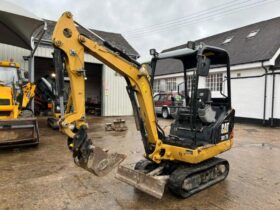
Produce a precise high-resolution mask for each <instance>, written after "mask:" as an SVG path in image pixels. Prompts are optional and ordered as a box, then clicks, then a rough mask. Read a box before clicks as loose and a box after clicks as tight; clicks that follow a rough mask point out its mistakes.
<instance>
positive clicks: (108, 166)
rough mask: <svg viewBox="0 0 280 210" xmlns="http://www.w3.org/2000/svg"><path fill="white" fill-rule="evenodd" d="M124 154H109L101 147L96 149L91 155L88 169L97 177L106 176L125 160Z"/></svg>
mask: <svg viewBox="0 0 280 210" xmlns="http://www.w3.org/2000/svg"><path fill="white" fill-rule="evenodd" d="M125 158H126V155H124V154H118V153H113V154H108V153H107V152H105V151H104V150H103V149H102V148H100V147H95V148H94V149H93V153H91V155H90V157H89V159H88V163H87V167H88V170H89V171H90V172H92V173H94V174H95V175H96V176H105V175H106V174H108V173H109V172H110V171H112V170H113V169H114V168H115V167H116V166H118V165H119V164H120V163H121V162H122V161H123V160H124V159H125Z"/></svg>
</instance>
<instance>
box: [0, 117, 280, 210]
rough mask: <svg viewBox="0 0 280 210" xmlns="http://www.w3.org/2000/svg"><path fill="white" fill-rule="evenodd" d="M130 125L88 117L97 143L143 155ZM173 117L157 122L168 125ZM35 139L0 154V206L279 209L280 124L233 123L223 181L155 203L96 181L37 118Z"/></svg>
mask: <svg viewBox="0 0 280 210" xmlns="http://www.w3.org/2000/svg"><path fill="white" fill-rule="evenodd" d="M125 119H126V122H127V125H128V127H129V128H128V130H127V131H125V132H120V133H116V132H114V131H111V132H105V131H104V125H105V123H106V122H112V121H113V118H90V119H89V122H90V123H89V125H90V129H89V136H90V137H91V138H92V139H94V141H95V144H96V145H99V146H102V147H106V148H108V149H110V151H112V152H119V153H124V154H126V155H127V156H128V157H127V159H126V160H125V162H124V164H132V163H135V162H137V161H138V160H140V159H141V158H142V154H143V147H142V142H141V139H140V134H139V132H138V131H136V128H135V124H134V120H133V118H132V117H126V118H125ZM170 122H171V120H162V119H160V124H161V125H162V126H163V127H164V128H165V130H168V129H169V126H168V125H169V124H170ZM40 133H41V144H40V145H39V146H38V147H35V148H24V149H23V148H22V149H13V150H6V151H1V152H0V209H195V210H197V209H280V167H279V165H280V129H279V128H278V129H272V128H263V127H258V126H253V125H244V124H236V128H235V144H234V148H233V149H232V150H230V151H228V152H226V153H224V154H222V155H220V156H221V157H223V158H226V159H227V160H228V161H229V162H230V167H231V169H230V174H229V176H228V178H227V179H226V180H225V181H223V182H221V183H219V184H217V185H215V186H212V187H211V188H209V189H207V190H205V191H203V192H200V193H198V194H196V195H193V196H192V197H190V198H188V199H185V200H183V199H180V198H177V197H175V196H173V195H172V194H171V193H170V192H169V191H168V190H166V192H165V195H164V197H163V199H162V200H157V199H155V198H153V197H150V196H149V195H146V194H144V193H142V192H140V191H138V190H135V189H134V188H132V187H131V186H129V185H127V184H125V183H122V182H120V181H118V180H116V179H115V178H114V173H111V174H109V175H108V176H106V177H102V178H98V177H95V176H93V175H91V174H90V173H88V172H86V171H83V170H82V169H80V168H78V167H76V166H75V165H74V163H73V161H72V157H71V153H70V152H69V151H68V149H67V145H66V137H65V136H64V135H62V134H60V133H59V132H58V131H52V130H51V129H49V128H48V127H47V125H46V119H44V118H43V119H40Z"/></svg>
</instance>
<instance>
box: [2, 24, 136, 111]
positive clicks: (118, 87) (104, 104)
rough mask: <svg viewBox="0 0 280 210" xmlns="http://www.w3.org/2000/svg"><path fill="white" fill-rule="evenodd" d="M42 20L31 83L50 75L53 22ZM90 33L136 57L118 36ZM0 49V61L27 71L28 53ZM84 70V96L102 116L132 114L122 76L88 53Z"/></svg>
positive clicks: (4, 47)
mask: <svg viewBox="0 0 280 210" xmlns="http://www.w3.org/2000/svg"><path fill="white" fill-rule="evenodd" d="M46 21H47V25H48V29H47V31H46V33H45V34H44V36H43V38H42V42H41V43H40V45H39V47H38V49H37V51H36V53H35V60H34V65H35V72H34V73H35V75H34V76H35V81H36V80H37V79H39V78H41V77H42V76H45V75H50V74H51V73H53V72H54V66H53V61H52V52H53V47H52V43H51V35H52V32H53V29H54V26H55V22H54V21H49V20H46ZM79 30H80V31H81V33H83V34H85V35H86V36H88V37H90V38H92V39H96V37H95V36H94V35H92V34H91V33H89V32H88V31H86V30H83V29H81V28H79ZM92 31H94V32H95V33H96V34H98V36H101V37H102V38H104V39H105V40H107V41H109V42H110V43H111V44H112V45H114V46H116V47H118V48H119V49H121V50H123V51H125V52H126V53H127V54H128V55H129V56H131V57H133V58H134V59H136V58H138V57H139V54H138V53H137V52H136V51H135V50H134V49H133V47H132V46H131V45H130V44H129V43H128V42H127V41H126V40H125V39H124V37H123V36H122V35H121V34H118V33H111V32H103V31H97V30H92ZM0 49H1V50H0V60H10V59H11V58H12V59H14V60H15V61H16V62H18V63H20V64H21V67H22V68H23V69H26V70H28V61H25V60H24V56H28V55H29V54H30V51H28V50H25V49H22V48H18V47H14V46H10V45H4V44H0ZM85 69H86V75H87V81H86V97H87V99H92V100H94V101H97V102H98V103H99V104H100V106H101V115H102V116H121V115H132V107H131V104H130V100H129V97H128V95H127V92H126V82H125V80H124V78H123V77H121V76H119V75H118V74H117V73H115V72H114V71H113V70H111V69H110V68H109V67H108V66H106V65H104V64H103V63H101V62H100V61H98V60H97V59H95V58H93V57H92V56H90V55H88V54H86V56H85Z"/></svg>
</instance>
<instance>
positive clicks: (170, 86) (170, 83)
mask: <svg viewBox="0 0 280 210" xmlns="http://www.w3.org/2000/svg"><path fill="white" fill-rule="evenodd" d="M165 81H166V91H176V90H177V84H176V78H169V79H166V80H165Z"/></svg>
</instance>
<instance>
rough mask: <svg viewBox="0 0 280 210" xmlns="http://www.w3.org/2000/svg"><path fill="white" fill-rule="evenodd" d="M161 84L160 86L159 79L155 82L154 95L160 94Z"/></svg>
mask: <svg viewBox="0 0 280 210" xmlns="http://www.w3.org/2000/svg"><path fill="white" fill-rule="evenodd" d="M159 84H160V80H159V79H157V80H154V84H153V90H154V93H157V92H159Z"/></svg>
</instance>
